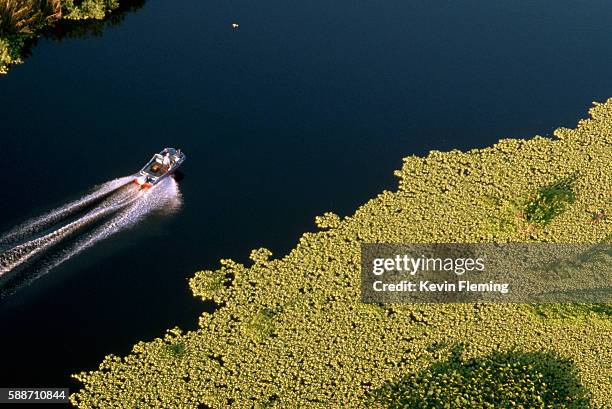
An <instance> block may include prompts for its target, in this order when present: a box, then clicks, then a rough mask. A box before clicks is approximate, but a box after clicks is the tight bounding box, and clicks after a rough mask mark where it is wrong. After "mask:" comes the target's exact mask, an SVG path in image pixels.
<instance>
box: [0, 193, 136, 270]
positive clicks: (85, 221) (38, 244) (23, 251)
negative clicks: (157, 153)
mask: <svg viewBox="0 0 612 409" xmlns="http://www.w3.org/2000/svg"><path fill="white" fill-rule="evenodd" d="M115 190H117V191H116V192H115V193H113V194H112V195H111V196H110V197H109V198H107V199H105V200H104V201H103V202H102V203H101V204H100V205H98V206H96V207H95V208H93V209H92V210H90V211H89V212H87V213H86V214H85V215H83V216H81V217H79V218H78V219H76V220H74V221H72V222H70V223H68V224H66V225H64V226H62V227H59V228H57V229H56V230H54V231H52V232H51V233H48V234H46V235H44V236H42V237H38V238H36V239H33V240H30V241H27V242H25V243H22V244H19V245H17V246H15V247H13V248H11V249H9V250H7V251H5V252H3V253H0V277H1V276H2V275H3V274H5V273H8V272H9V271H11V270H13V269H15V268H16V267H18V266H20V265H22V264H23V263H25V262H26V261H28V260H30V259H31V258H33V257H34V256H36V255H38V254H40V253H42V252H44V251H46V250H47V249H49V248H51V247H53V246H54V245H55V244H57V243H59V242H60V241H62V240H63V239H65V238H67V237H69V236H71V235H72V234H74V233H76V232H77V231H78V230H80V229H81V228H83V227H85V226H88V225H90V224H91V223H93V222H95V221H97V220H100V219H101V218H103V217H105V216H108V215H110V214H112V213H114V212H117V211H118V210H120V209H122V208H124V207H126V206H128V205H130V204H131V203H133V202H134V201H135V200H137V199H138V198H139V196H140V195H142V191H140V190H139V189H137V188H136V186H134V187H133V188H132V187H126V188H125V189H124V190H119V189H117V188H116V189H115Z"/></svg>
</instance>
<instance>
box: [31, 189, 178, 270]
mask: <svg viewBox="0 0 612 409" xmlns="http://www.w3.org/2000/svg"><path fill="white" fill-rule="evenodd" d="M144 192H145V193H144V194H143V195H141V196H140V197H139V198H138V200H136V201H134V202H132V203H130V205H129V206H127V207H125V208H123V209H122V210H121V211H119V212H118V213H117V214H116V215H114V216H113V217H112V218H111V219H110V220H108V221H107V222H105V223H104V224H103V225H102V226H100V227H98V228H97V229H95V230H94V231H92V232H91V233H89V234H87V235H85V236H84V237H83V238H82V239H80V240H78V241H77V242H76V243H75V244H74V245H73V246H71V247H70V248H68V249H66V250H64V251H63V252H62V253H61V254H60V255H59V256H58V257H56V258H55V259H54V260H53V261H51V262H50V263H48V264H46V265H45V267H44V268H43V269H42V270H41V271H40V274H39V276H40V275H42V274H44V273H46V272H48V271H50V270H51V269H53V268H55V267H57V266H59V265H60V264H62V263H63V262H65V261H67V260H69V259H71V258H73V257H74V256H76V255H77V254H79V253H80V252H82V251H83V250H86V249H87V248H89V247H91V246H93V245H94V244H96V243H97V242H99V241H101V240H104V239H106V238H108V237H110V236H112V235H113V234H115V233H118V232H120V231H122V230H124V229H127V228H129V227H132V226H134V225H135V224H137V223H138V222H140V221H142V220H143V219H144V218H145V217H146V216H147V215H149V214H151V213H153V212H156V211H161V212H163V213H164V214H170V213H173V212H175V211H177V210H178V209H180V207H181V205H182V204H183V200H182V196H181V193H180V191H179V188H178V184H177V183H176V181H175V180H174V179H173V178H167V179H164V180H162V181H161V182H160V183H159V184H158V185H156V186H154V187H153V188H151V189H149V190H147V191H144Z"/></svg>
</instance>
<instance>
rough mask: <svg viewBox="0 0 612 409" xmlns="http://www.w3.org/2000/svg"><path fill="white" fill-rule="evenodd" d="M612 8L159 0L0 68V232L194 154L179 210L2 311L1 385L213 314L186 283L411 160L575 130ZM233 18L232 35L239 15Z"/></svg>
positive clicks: (605, 59) (56, 372) (292, 234)
mask: <svg viewBox="0 0 612 409" xmlns="http://www.w3.org/2000/svg"><path fill="white" fill-rule="evenodd" d="M610 15H612V4H611V3H610V2H605V1H591V2H578V3H577V2H575V1H558V0H556V1H535V2H527V1H522V2H517V1H505V2H490V1H467V2H446V1H442V2H440V1H438V2H431V1H418V0H417V1H395V0H390V1H384V2H380V1H359V2H355V1H346V0H339V1H333V2H330V1H320V0H312V1H301V2H295V1H287V0H270V1H264V2H254V1H223V2H218V1H217V2H212V1H201V0H198V1H195V0H193V1H162V0H150V1H147V2H146V3H145V4H144V7H142V8H140V9H138V10H136V11H135V12H134V13H130V14H126V15H125V19H124V21H123V22H122V24H120V25H117V26H114V27H106V28H103V29H101V30H100V31H99V33H100V34H102V35H101V36H97V37H90V38H81V39H79V38H67V39H64V41H61V42H57V41H52V40H50V39H42V40H40V41H39V42H38V44H37V45H36V46H35V47H34V48H33V50H32V55H31V57H30V58H28V59H27V61H26V63H25V64H23V65H21V66H17V67H15V68H14V69H13V70H12V71H11V73H10V75H8V76H6V77H3V78H0V132H1V133H0V140H1V145H0V146H1V148H0V149H1V151H0V152H1V160H0V174H2V175H3V176H4V179H3V182H2V196H1V200H0V227H1V229H0V230H4V229H6V228H10V227H11V226H13V225H15V224H17V223H19V222H20V221H22V220H24V219H26V218H27V217H29V216H32V215H35V214H37V213H39V212H40V211H42V210H45V209H47V208H50V207H52V206H54V205H58V204H62V203H64V202H66V200H68V199H69V198H74V197H78V195H79V193H80V192H83V191H86V190H87V189H89V188H90V187H91V186H93V185H95V184H97V183H101V182H104V181H107V180H110V179H113V178H116V177H120V176H125V175H128V174H130V173H132V172H134V171H136V170H137V169H138V168H139V167H140V166H141V165H142V164H143V163H144V161H146V160H147V159H148V157H149V156H150V155H151V154H152V153H153V152H155V151H157V150H159V149H161V148H162V147H164V146H167V145H175V146H179V147H182V148H183V149H184V150H185V152H187V154H188V155H189V159H188V161H187V162H186V163H185V165H184V168H183V172H184V177H183V178H182V180H181V181H180V189H181V192H182V195H183V200H184V205H183V208H182V210H181V211H180V212H179V213H178V214H175V215H172V216H167V217H153V218H149V219H147V220H146V221H145V222H143V223H142V224H140V225H138V226H137V227H135V228H132V229H130V230H128V231H124V232H122V233H119V234H118V235H116V236H113V237H112V238H111V239H109V240H107V241H104V242H101V243H98V245H96V246H94V247H93V248H91V249H89V250H87V251H85V252H83V253H81V254H80V255H78V256H77V257H75V258H72V259H71V260H69V261H68V262H66V263H64V264H62V265H61V266H60V267H58V268H56V269H54V270H52V271H51V272H50V273H49V274H47V275H45V276H43V277H42V278H40V279H38V280H36V281H35V282H33V283H32V284H30V285H29V286H27V287H26V288H23V289H21V290H20V291H18V292H17V293H16V294H14V295H13V296H11V297H10V298H8V299H5V300H4V301H2V303H1V304H0V331H1V332H0V334H1V338H0V339H1V341H0V346H1V348H2V350H1V352H0V354H1V355H0V356H2V361H1V362H2V364H1V369H2V370H1V371H0V385H1V386H58V387H59V386H64V385H67V384H68V375H69V374H70V373H73V372H77V371H81V370H90V369H93V368H95V367H96V366H97V364H98V362H99V361H100V360H101V359H102V357H103V356H104V355H105V354H108V353H111V352H115V353H119V354H125V353H127V352H128V351H129V350H130V348H131V345H132V344H133V343H135V342H136V341H137V340H141V339H145V340H146V339H151V338H153V337H156V336H159V335H162V334H163V332H164V330H165V329H166V328H170V327H173V326H174V325H179V326H180V327H182V328H194V327H195V326H196V323H197V315H198V314H199V313H200V312H201V311H203V310H204V309H205V308H207V307H206V306H205V305H203V304H202V303H200V302H198V301H196V300H194V299H193V298H192V297H191V296H190V293H189V290H188V287H187V283H186V278H187V277H189V276H191V275H192V273H193V272H194V271H196V270H198V269H205V268H215V267H216V266H217V265H218V259H220V258H235V259H237V260H240V261H246V259H247V256H248V253H249V251H250V250H251V249H253V248H256V247H260V246H266V247H269V248H271V249H272V250H273V252H274V253H275V254H276V255H282V254H284V253H286V252H287V251H288V250H289V249H290V248H292V247H293V246H294V245H295V243H296V242H297V240H298V237H299V234H300V233H301V232H303V231H307V230H313V228H314V226H313V223H312V220H313V218H314V216H316V215H319V214H322V213H323V212H325V211H328V210H333V211H335V212H337V213H339V214H341V215H345V214H349V213H351V212H352V210H353V209H355V208H356V207H357V206H358V205H359V204H361V203H363V202H364V201H366V200H367V199H368V198H369V197H372V196H373V195H375V194H376V193H377V192H379V191H381V190H383V189H385V188H393V187H394V186H395V180H394V177H393V176H392V172H393V170H394V169H397V168H399V167H400V165H401V158H402V157H403V156H407V155H412V154H419V155H420V154H423V153H425V152H427V151H428V150H430V149H441V150H448V149H452V148H460V149H467V148H472V147H480V146H486V145H490V144H492V143H494V142H495V141H497V139H499V138H500V137H504V136H512V137H524V136H530V135H532V134H535V133H540V134H550V132H551V131H552V129H554V128H555V127H556V126H559V125H563V126H574V125H575V124H576V122H577V120H578V119H579V118H582V117H584V116H585V114H586V110H587V108H588V107H589V106H590V103H591V101H593V100H600V101H601V100H604V99H606V98H607V97H608V96H612V76H610V72H612V46H611V45H610V41H609V40H610V38H612V26H611V25H610V24H609V16H610ZM234 21H237V22H238V23H240V29H239V30H237V31H233V30H232V29H231V28H230V25H231V23H232V22H234Z"/></svg>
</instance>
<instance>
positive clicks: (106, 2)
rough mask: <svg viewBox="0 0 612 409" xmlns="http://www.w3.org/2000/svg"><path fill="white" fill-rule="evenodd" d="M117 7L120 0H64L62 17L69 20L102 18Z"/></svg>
mask: <svg viewBox="0 0 612 409" xmlns="http://www.w3.org/2000/svg"><path fill="white" fill-rule="evenodd" d="M117 7H119V1H118V0H82V1H77V2H75V1H74V0H62V8H63V10H64V15H63V16H62V17H63V18H65V19H67V20H89V19H93V20H102V19H103V18H105V17H106V16H107V15H108V14H109V13H110V12H111V11H113V10H115V9H116V8H117Z"/></svg>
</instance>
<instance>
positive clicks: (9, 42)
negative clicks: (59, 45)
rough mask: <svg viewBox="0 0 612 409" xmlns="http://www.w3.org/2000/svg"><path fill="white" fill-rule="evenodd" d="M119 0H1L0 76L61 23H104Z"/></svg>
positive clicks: (20, 60)
mask: <svg viewBox="0 0 612 409" xmlns="http://www.w3.org/2000/svg"><path fill="white" fill-rule="evenodd" d="M118 7H119V1H118V0H76V1H75V0H0V74H6V73H7V72H8V69H9V67H10V66H11V65H14V64H19V63H21V62H22V61H23V58H24V56H25V54H26V53H27V50H28V45H29V44H31V43H32V42H34V41H35V40H36V38H37V37H38V36H39V35H41V33H42V32H43V31H44V30H47V29H49V28H50V27H53V26H55V25H56V24H57V23H58V22H61V21H66V20H70V21H74V20H102V19H104V18H106V17H107V16H109V15H110V14H111V13H112V12H113V11H114V10H116V9H117V8H118Z"/></svg>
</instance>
